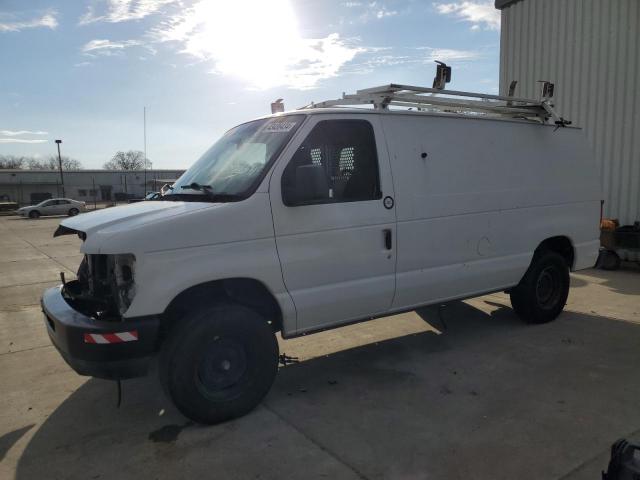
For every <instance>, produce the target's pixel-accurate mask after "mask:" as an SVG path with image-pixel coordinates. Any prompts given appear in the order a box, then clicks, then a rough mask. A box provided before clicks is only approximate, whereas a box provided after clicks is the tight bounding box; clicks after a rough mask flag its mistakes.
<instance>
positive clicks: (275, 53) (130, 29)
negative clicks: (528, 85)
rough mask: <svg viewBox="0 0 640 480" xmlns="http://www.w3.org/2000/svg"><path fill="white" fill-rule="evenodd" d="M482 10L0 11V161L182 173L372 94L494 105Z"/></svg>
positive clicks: (143, 6) (146, 2) (310, 4)
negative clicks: (58, 156)
mask: <svg viewBox="0 0 640 480" xmlns="http://www.w3.org/2000/svg"><path fill="white" fill-rule="evenodd" d="M499 19H500V17H499V13H498V12H497V11H496V10H494V8H493V0H474V1H446V0H440V1H436V2H432V1H419V0H413V1H412V0H397V1H392V0H389V1H373V0H369V1H364V0H363V1H356V0H352V1H346V0H335V1H334V0H290V1H286V0H269V1H268V0H231V1H226V0H225V1H223V0H89V1H85V2H82V1H76V0H30V1H29V2H25V1H23V0H0V71H1V72H2V73H1V74H0V154H14V155H27V156H43V157H46V156H48V155H50V154H52V153H54V152H55V143H54V139H56V138H61V139H62V140H63V144H62V151H63V155H69V156H71V157H73V158H77V159H78V160H80V161H81V162H82V164H83V166H84V167H85V168H100V167H101V166H102V164H103V163H104V162H105V161H106V160H108V159H109V158H110V157H111V156H112V155H113V154H114V153H115V152H116V151H118V150H129V149H139V150H142V148H143V126H142V125H143V123H142V118H143V107H144V106H146V108H147V155H148V157H149V159H150V160H151V161H152V162H153V167H154V168H186V167H188V166H189V165H191V164H192V163H193V162H194V161H195V160H196V159H197V158H198V157H199V156H200V154H201V153H202V152H203V151H204V150H205V149H206V148H207V147H208V146H209V145H211V144H212V143H213V142H214V141H215V140H216V139H217V138H218V137H219V136H220V135H221V134H223V133H224V132H225V131H226V130H227V129H229V128H230V127H232V126H234V125H236V124H238V123H240V122H243V121H246V120H249V119H251V118H254V117H257V116H261V115H264V114H267V113H269V104H270V102H271V101H273V100H275V99H276V98H284V103H285V106H286V107H287V109H293V108H297V107H299V106H302V105H305V104H307V103H309V102H311V101H320V100H325V99H329V98H337V97H339V96H340V95H341V94H342V92H353V91H355V90H356V89H358V88H365V87H370V86H376V85H382V84H385V83H391V82H394V83H406V84H415V85H427V86H428V85H430V84H431V82H432V80H433V76H434V73H435V67H434V65H435V64H434V63H433V60H434V59H438V60H442V61H445V62H447V63H448V64H450V65H452V66H453V81H452V83H451V84H449V86H448V87H450V88H455V89H461V90H462V89H465V90H474V91H484V92H491V93H494V92H497V90H498V67H499V23H500V22H499Z"/></svg>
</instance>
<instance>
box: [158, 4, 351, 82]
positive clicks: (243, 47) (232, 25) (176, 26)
mask: <svg viewBox="0 0 640 480" xmlns="http://www.w3.org/2000/svg"><path fill="white" fill-rule="evenodd" d="M248 12H250V13H248ZM152 37H153V38H154V39H155V40H156V41H159V42H175V43H176V44H177V45H178V46H179V48H180V51H181V52H182V53H184V54H187V55H190V56H193V57H195V58H197V59H199V60H200V61H209V62H211V63H212V64H213V70H212V71H213V73H217V74H223V75H228V76H232V77H236V78H239V79H241V80H242V81H244V82H247V83H249V85H250V86H251V87H253V88H259V89H266V88H271V87H275V86H288V87H292V88H298V89H308V88H313V87H315V86H316V85H317V84H318V82H320V81H321V80H324V79H327V78H331V77H334V76H336V75H337V74H338V72H339V71H340V70H341V68H342V67H343V66H344V65H345V64H346V63H348V62H350V61H351V60H352V59H353V58H354V57H355V56H356V55H357V54H358V53H360V52H362V51H364V49H362V48H359V47H355V46H351V45H349V44H348V43H347V42H346V41H345V40H344V39H342V38H341V37H340V36H339V35H338V34H337V33H331V34H329V35H327V36H326V37H324V38H304V37H303V36H302V35H301V34H300V32H299V31H298V26H297V20H296V17H295V15H294V13H293V10H292V8H291V5H290V3H289V2H288V1H286V0H272V1H268V2H267V1H264V0H234V1H233V2H216V1H211V0H200V1H198V2H196V3H195V4H194V5H193V6H192V7H191V8H188V9H183V10H181V11H180V12H178V13H176V14H174V15H173V16H172V17H170V18H169V19H168V20H166V21H165V22H163V23H162V24H161V26H160V27H158V28H156V29H154V31H153V32H152Z"/></svg>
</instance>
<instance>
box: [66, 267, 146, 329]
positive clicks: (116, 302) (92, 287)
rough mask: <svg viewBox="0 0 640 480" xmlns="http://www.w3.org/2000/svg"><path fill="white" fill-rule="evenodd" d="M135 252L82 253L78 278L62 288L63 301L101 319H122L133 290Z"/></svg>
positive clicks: (134, 288)
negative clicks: (110, 253) (116, 253)
mask: <svg viewBox="0 0 640 480" xmlns="http://www.w3.org/2000/svg"><path fill="white" fill-rule="evenodd" d="M135 262H136V259H135V256H133V255H132V254H119V255H102V254H89V255H85V257H84V259H83V260H82V263H81V264H80V268H79V269H78V275H77V277H78V279H77V280H75V281H72V282H67V283H65V285H64V288H63V292H62V293H63V296H64V297H65V299H66V301H67V302H68V303H69V304H70V305H71V306H72V307H73V308H74V309H76V310H77V311H79V312H81V313H83V314H84V315H87V316H90V317H92V318H95V319H96V320H103V321H121V320H122V316H123V315H124V313H125V312H126V311H127V309H128V308H129V305H131V302H132V301H133V298H134V296H135V293H136V285H135V281H134V278H135Z"/></svg>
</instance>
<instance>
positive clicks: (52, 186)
mask: <svg viewBox="0 0 640 480" xmlns="http://www.w3.org/2000/svg"><path fill="white" fill-rule="evenodd" d="M63 173H64V190H65V193H64V196H65V197H67V198H73V199H75V200H83V201H85V202H93V201H94V200H95V201H98V202H100V201H110V200H124V199H126V198H129V197H133V198H141V197H143V196H144V194H145V192H148V191H157V190H159V189H160V188H161V187H162V185H164V184H165V183H172V182H173V181H175V180H176V179H177V178H178V177H179V176H180V175H182V174H183V173H184V170H148V171H147V173H146V179H147V185H146V188H145V185H144V183H145V173H144V170H76V171H64V172H63ZM62 196H63V195H62V186H61V184H60V172H58V171H51V170H46V171H44V170H0V201H12V202H18V203H19V204H21V205H26V204H33V203H38V202H40V201H42V200H44V199H46V198H52V197H62Z"/></svg>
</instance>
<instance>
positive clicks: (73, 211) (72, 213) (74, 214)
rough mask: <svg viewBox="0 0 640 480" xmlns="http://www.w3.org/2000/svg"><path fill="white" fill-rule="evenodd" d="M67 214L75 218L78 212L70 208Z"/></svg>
mask: <svg viewBox="0 0 640 480" xmlns="http://www.w3.org/2000/svg"><path fill="white" fill-rule="evenodd" d="M69 213H70V214H71V216H72V217H74V216H76V215H77V214H78V210H77V209H75V208H72V209H71V211H70V212H69Z"/></svg>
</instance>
